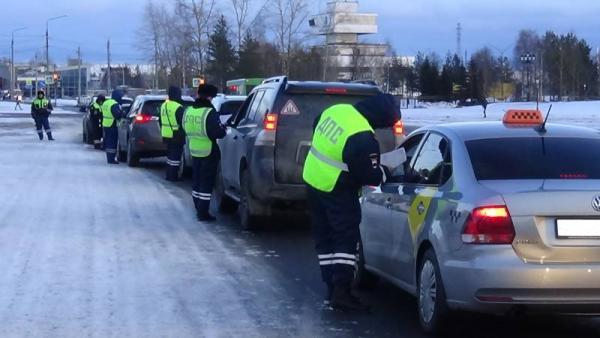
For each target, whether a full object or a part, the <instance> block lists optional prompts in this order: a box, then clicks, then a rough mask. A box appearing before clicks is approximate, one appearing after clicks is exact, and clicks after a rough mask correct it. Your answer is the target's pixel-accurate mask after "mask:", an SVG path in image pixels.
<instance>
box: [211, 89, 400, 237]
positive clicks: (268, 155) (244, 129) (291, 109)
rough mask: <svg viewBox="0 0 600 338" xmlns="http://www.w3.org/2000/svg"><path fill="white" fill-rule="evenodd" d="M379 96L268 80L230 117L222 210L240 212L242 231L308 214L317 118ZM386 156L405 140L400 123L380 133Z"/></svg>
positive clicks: (222, 178)
mask: <svg viewBox="0 0 600 338" xmlns="http://www.w3.org/2000/svg"><path fill="white" fill-rule="evenodd" d="M379 93H380V90H379V89H378V88H377V87H375V86H371V85H365V84H348V83H327V82H292V81H289V82H288V80H287V78H286V77H277V78H272V79H268V80H265V81H264V82H263V84H262V85H260V86H258V87H256V88H255V89H254V90H253V91H252V92H251V93H250V95H249V96H248V98H247V100H246V102H245V103H244V105H243V106H242V107H241V108H240V110H239V111H238V112H237V113H236V114H235V115H234V116H233V117H232V120H231V128H229V130H228V132H227V136H226V137H225V138H224V139H223V140H220V141H219V145H220V148H221V153H222V160H221V169H220V171H219V177H218V179H217V187H216V189H215V192H216V197H217V203H218V206H219V210H220V211H222V212H227V211H233V210H234V209H235V207H236V206H238V207H239V208H238V209H239V214H240V219H241V223H242V227H243V228H245V229H250V228H252V227H254V226H255V225H257V223H258V222H259V221H260V219H261V218H263V217H266V216H271V215H272V214H273V212H274V211H276V210H282V211H301V212H305V210H306V194H305V185H304V182H303V180H302V170H303V166H304V160H305V158H306V155H307V153H308V151H309V150H310V147H311V140H312V134H313V124H314V122H315V119H316V118H317V117H318V116H319V115H320V114H321V113H322V112H323V111H324V110H325V109H327V108H329V107H330V106H332V105H335V104H340V103H346V104H355V103H357V102H359V101H361V100H363V99H365V98H367V97H369V96H374V95H377V94H379ZM376 133H377V138H378V140H379V142H380V144H381V149H382V151H383V152H387V151H391V150H393V149H394V148H395V147H396V146H397V145H399V144H400V142H401V141H402V139H403V138H404V131H403V128H402V126H401V123H400V124H398V125H396V126H395V127H394V128H390V129H385V130H377V131H376Z"/></svg>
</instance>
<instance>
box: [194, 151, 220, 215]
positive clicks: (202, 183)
mask: <svg viewBox="0 0 600 338" xmlns="http://www.w3.org/2000/svg"><path fill="white" fill-rule="evenodd" d="M192 159H193V167H194V174H193V181H194V186H193V191H192V198H193V199H194V206H195V207H196V213H197V214H198V215H199V216H200V215H206V214H207V213H208V209H209V207H210V199H211V197H212V191H213V188H214V186H215V180H216V177H217V168H218V167H219V161H220V160H221V152H220V150H219V147H218V146H217V145H216V144H213V149H212V152H211V153H210V155H209V156H207V157H193V158H192Z"/></svg>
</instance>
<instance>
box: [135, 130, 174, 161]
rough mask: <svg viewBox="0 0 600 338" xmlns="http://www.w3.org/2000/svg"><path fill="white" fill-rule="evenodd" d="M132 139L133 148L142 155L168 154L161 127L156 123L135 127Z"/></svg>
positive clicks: (156, 155)
mask: <svg viewBox="0 0 600 338" xmlns="http://www.w3.org/2000/svg"><path fill="white" fill-rule="evenodd" d="M130 141H131V142H132V144H133V150H134V151H135V152H136V154H137V155H138V156H140V157H158V156H165V155H166V154H167V145H166V144H165V143H164V142H163V139H162V136H161V135H160V129H158V127H156V126H154V125H144V126H142V127H133V129H132V131H131V139H130Z"/></svg>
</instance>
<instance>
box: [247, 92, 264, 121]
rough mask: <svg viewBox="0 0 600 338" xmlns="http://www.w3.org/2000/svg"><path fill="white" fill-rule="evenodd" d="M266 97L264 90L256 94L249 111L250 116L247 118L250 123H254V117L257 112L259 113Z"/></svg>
mask: <svg viewBox="0 0 600 338" xmlns="http://www.w3.org/2000/svg"><path fill="white" fill-rule="evenodd" d="M264 95H265V91H264V90H260V91H258V92H256V96H255V97H254V101H253V102H252V105H251V106H250V109H248V116H247V120H248V122H250V121H254V117H255V116H256V112H257V111H258V107H259V106H260V103H261V101H262V98H263V96H264Z"/></svg>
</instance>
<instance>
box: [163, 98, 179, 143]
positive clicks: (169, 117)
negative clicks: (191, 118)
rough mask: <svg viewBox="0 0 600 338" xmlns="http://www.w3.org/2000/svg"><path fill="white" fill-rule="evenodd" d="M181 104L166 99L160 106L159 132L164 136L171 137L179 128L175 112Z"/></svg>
mask: <svg viewBox="0 0 600 338" xmlns="http://www.w3.org/2000/svg"><path fill="white" fill-rule="evenodd" d="M179 107H181V104H180V103H178V102H175V101H170V100H167V101H165V102H164V103H163V104H162V105H161V106H160V133H161V135H162V137H164V138H173V133H174V132H176V131H178V130H179V125H177V118H176V116H175V113H176V112H177V109H179Z"/></svg>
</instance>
